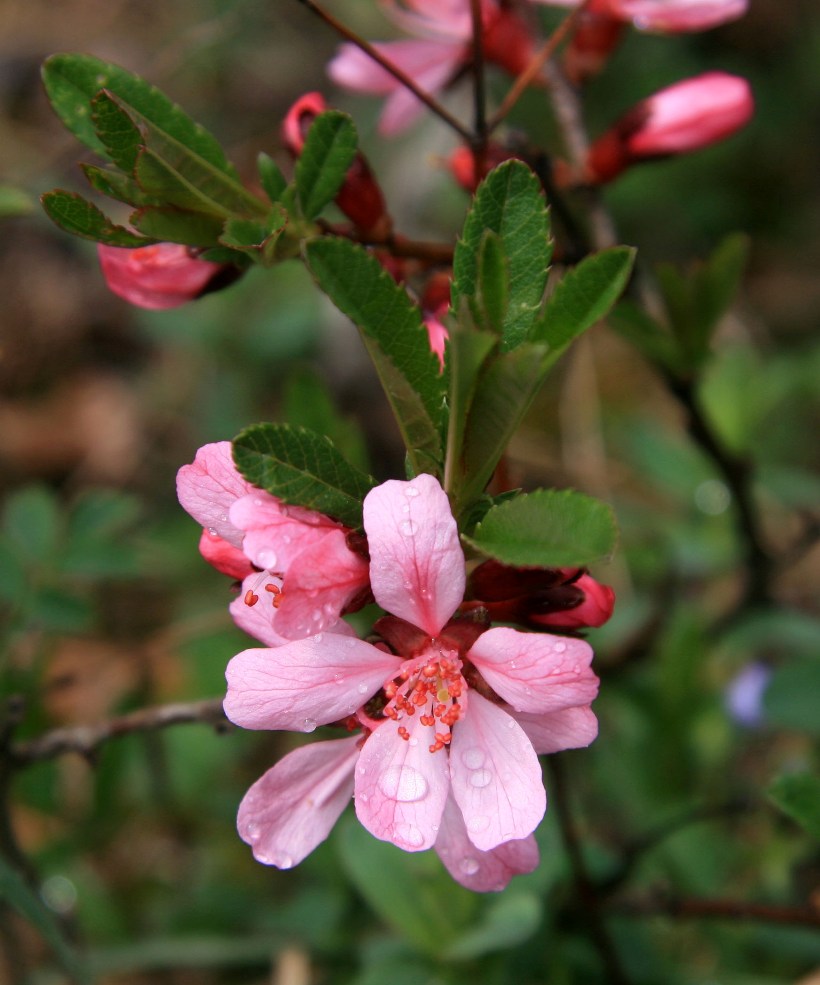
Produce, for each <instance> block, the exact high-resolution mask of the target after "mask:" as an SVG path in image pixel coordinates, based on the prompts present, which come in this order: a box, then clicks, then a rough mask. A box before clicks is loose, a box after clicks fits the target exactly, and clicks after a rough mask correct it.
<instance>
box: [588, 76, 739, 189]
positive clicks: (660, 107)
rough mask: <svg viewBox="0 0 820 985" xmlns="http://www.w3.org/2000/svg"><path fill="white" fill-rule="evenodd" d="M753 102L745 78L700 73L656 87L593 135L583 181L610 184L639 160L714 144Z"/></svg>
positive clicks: (735, 125)
mask: <svg viewBox="0 0 820 985" xmlns="http://www.w3.org/2000/svg"><path fill="white" fill-rule="evenodd" d="M753 111H754V101H753V98H752V93H751V90H750V88H749V83H748V82H747V81H746V80H745V79H741V78H738V77H737V76H735V75H728V74H727V73H726V72H705V73H704V74H703V75H698V76H696V77H695V78H693V79H687V80H686V81H684V82H678V83H677V84H676V85H672V86H669V87H668V88H667V89H661V90H660V92H656V93H655V94H654V95H653V96H650V97H649V98H648V99H644V100H643V101H642V102H640V103H638V104H637V105H636V106H634V107H633V108H632V109H631V110H630V111H629V112H628V113H627V114H626V115H625V116H622V117H621V119H620V120H618V122H617V123H616V124H615V125H614V126H613V127H612V129H610V130H608V131H607V132H606V133H605V134H603V136H601V137H599V138H598V139H597V140H596V141H595V143H594V144H593V145H592V147H591V148H590V151H589V157H588V158H587V179H588V180H589V181H590V182H593V183H601V182H604V181H610V180H611V179H612V178H614V177H616V176H617V175H618V174H620V173H621V171H623V170H624V168H627V167H629V166H630V165H632V164H637V163H638V162H640V161H645V160H651V159H653V158H657V157H666V156H668V155H671V154H685V153H687V152H688V151H694V150H700V149H701V148H702V147H707V146H709V144H714V143H717V141H719V140H723V138H724V137H728V136H730V135H731V134H733V133H734V132H735V131H736V130H739V129H740V128H741V127H742V126H744V125H745V124H746V123H748V121H749V119H750V118H751V116H752V113H753Z"/></svg>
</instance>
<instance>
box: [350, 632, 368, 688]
mask: <svg viewBox="0 0 820 985" xmlns="http://www.w3.org/2000/svg"><path fill="white" fill-rule="evenodd" d="M355 645H356V641H355V640H354V639H353V637H350V638H349V639H346V640H345V646H346V647H347V648H348V650H352V649H353V647H354V646H355ZM365 690H367V689H366V688H365Z"/></svg>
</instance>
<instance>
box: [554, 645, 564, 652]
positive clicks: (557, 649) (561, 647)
mask: <svg viewBox="0 0 820 985" xmlns="http://www.w3.org/2000/svg"><path fill="white" fill-rule="evenodd" d="M566 648H567V644H566V643H556V644H554V646H553V650H554V651H555V652H556V653H563V652H564V650H566Z"/></svg>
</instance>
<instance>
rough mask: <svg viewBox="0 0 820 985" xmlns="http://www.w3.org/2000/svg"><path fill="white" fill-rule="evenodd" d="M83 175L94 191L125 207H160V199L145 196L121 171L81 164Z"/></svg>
mask: <svg viewBox="0 0 820 985" xmlns="http://www.w3.org/2000/svg"><path fill="white" fill-rule="evenodd" d="M80 167H81V168H82V171H83V174H84V175H85V177H86V180H87V181H88V183H89V185H91V187H92V188H93V189H94V191H98V192H100V194H102V195H107V196H108V197H109V198H114V199H116V200H117V201H118V202H125V203H126V204H127V205H136V206H145V205H162V204H163V202H162V199H159V198H155V197H153V196H151V195H146V194H145V192H144V191H143V190H142V189H141V188H140V186H139V185H138V184H137V183H136V181H134V179H133V178H130V177H129V176H128V175H126V174H123V173H122V172H121V171H115V170H114V169H113V168H99V167H97V166H96V165H95V164H81V165H80Z"/></svg>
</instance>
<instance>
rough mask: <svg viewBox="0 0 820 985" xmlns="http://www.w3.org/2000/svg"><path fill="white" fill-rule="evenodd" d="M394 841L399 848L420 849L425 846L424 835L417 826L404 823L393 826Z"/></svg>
mask: <svg viewBox="0 0 820 985" xmlns="http://www.w3.org/2000/svg"><path fill="white" fill-rule="evenodd" d="M392 841H393V843H394V844H395V845H398V846H399V847H405V846H406V847H407V848H420V847H421V846H422V845H423V844H424V835H423V834H422V833H421V831H420V830H419V829H418V828H417V827H416V826H415V824H408V823H407V822H406V821H402V822H400V823H399V824H394V825H393V837H392Z"/></svg>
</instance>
